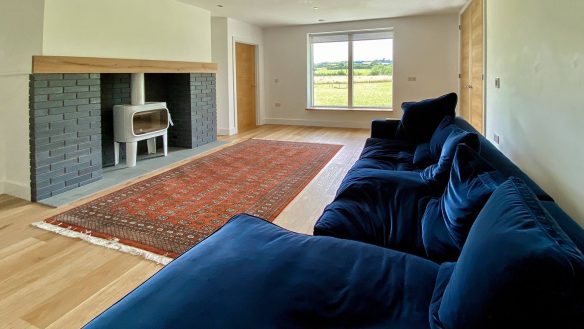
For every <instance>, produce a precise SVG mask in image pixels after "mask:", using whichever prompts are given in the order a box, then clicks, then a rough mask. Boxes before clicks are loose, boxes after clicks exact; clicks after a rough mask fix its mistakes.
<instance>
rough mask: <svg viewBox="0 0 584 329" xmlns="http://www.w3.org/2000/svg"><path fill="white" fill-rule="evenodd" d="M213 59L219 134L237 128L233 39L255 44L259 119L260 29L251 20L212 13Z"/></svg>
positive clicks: (261, 99)
mask: <svg viewBox="0 0 584 329" xmlns="http://www.w3.org/2000/svg"><path fill="white" fill-rule="evenodd" d="M211 22H212V24H211V25H212V48H213V56H212V58H213V62H216V63H218V65H219V71H218V73H217V124H218V130H217V131H218V133H219V134H220V135H233V134H235V133H236V132H237V127H236V126H237V97H236V94H235V92H236V87H237V86H236V79H235V56H234V54H235V43H236V42H239V43H246V44H251V45H255V46H256V56H257V61H256V64H257V65H256V68H257V78H258V83H257V91H258V95H257V98H256V101H257V105H258V112H257V118H258V121H259V123H261V122H262V119H263V117H264V113H265V94H266V93H264V92H263V91H264V79H263V72H264V42H263V31H262V30H261V29H260V28H259V27H257V26H255V25H252V24H248V23H245V22H241V21H238V20H235V19H232V18H224V17H213V18H212V20H211Z"/></svg>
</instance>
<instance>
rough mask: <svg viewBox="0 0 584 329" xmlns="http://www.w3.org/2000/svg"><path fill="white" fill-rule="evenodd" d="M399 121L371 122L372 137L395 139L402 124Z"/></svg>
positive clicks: (381, 120)
mask: <svg viewBox="0 0 584 329" xmlns="http://www.w3.org/2000/svg"><path fill="white" fill-rule="evenodd" d="M400 122H401V121H400V120H397V119H378V120H373V122H371V137H372V138H385V139H394V138H395V135H396V132H397V128H398V126H399V124H400Z"/></svg>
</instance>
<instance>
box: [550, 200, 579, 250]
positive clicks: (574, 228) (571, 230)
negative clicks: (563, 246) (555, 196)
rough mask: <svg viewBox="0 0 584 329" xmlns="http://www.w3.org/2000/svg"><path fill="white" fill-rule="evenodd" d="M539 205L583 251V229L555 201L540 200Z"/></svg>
mask: <svg viewBox="0 0 584 329" xmlns="http://www.w3.org/2000/svg"><path fill="white" fill-rule="evenodd" d="M541 205H542V206H543V208H544V209H545V210H547V212H548V213H549V214H550V215H551V216H552V217H553V218H554V219H555V220H556V222H558V224H559V225H560V227H561V228H562V230H564V232H566V234H567V235H568V236H569V237H570V239H571V240H572V241H573V242H574V244H575V245H576V246H577V247H578V249H580V251H582V252H583V253H584V229H583V228H582V227H581V226H580V225H579V224H578V223H576V222H575V221H574V219H572V217H570V216H569V215H568V214H566V213H565V212H564V211H563V210H562V208H560V207H559V206H558V204H557V203H555V202H553V201H542V202H541Z"/></svg>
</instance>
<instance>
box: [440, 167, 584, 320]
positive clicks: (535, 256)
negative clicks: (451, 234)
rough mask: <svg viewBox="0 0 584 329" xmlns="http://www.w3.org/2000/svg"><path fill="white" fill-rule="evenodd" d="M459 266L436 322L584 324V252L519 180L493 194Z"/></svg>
mask: <svg viewBox="0 0 584 329" xmlns="http://www.w3.org/2000/svg"><path fill="white" fill-rule="evenodd" d="M448 266H450V265H446V267H448ZM441 272H442V271H441ZM447 272H448V271H446V272H445V273H447ZM451 272H452V275H451V276H450V278H449V279H448V280H447V281H448V282H447V284H444V282H445V281H446V279H445V278H444V275H441V276H440V277H439V280H438V281H437V283H438V284H437V285H436V290H435V293H434V297H433V302H432V307H431V310H430V311H431V319H430V320H431V321H430V322H431V325H432V328H435V329H436V328H449V329H458V328H475V329H482V328H503V329H504V328H579V327H581V325H582V323H584V255H582V253H581V252H580V251H579V250H578V248H576V246H575V245H574V243H573V242H572V241H571V240H570V238H569V237H568V236H567V235H566V234H565V232H564V231H563V230H562V229H561V228H560V226H559V225H558V224H557V222H555V220H554V219H553V218H552V217H551V216H550V215H549V214H548V213H547V212H546V211H545V210H544V209H543V208H542V206H541V204H540V203H539V202H538V200H537V198H536V196H535V195H534V194H533V193H532V192H531V191H530V190H529V188H528V187H527V186H526V185H525V183H524V182H523V181H521V180H520V179H518V178H511V179H509V180H507V181H506V182H505V183H503V184H502V185H500V186H499V187H498V188H497V189H496V190H495V192H493V194H492V195H491V197H490V199H489V201H488V202H487V203H486V204H485V206H484V208H483V210H482V211H481V212H480V214H479V216H478V218H477V219H476V221H475V223H474V225H473V226H472V229H471V231H470V234H469V236H468V238H467V240H466V243H465V244H464V247H463V249H462V252H461V255H460V258H459V259H458V262H457V263H456V265H454V267H453V268H452V271H451ZM443 274H444V273H443Z"/></svg>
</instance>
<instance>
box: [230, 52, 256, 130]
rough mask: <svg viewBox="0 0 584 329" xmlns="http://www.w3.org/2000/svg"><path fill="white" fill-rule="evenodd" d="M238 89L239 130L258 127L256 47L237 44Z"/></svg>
mask: <svg viewBox="0 0 584 329" xmlns="http://www.w3.org/2000/svg"><path fill="white" fill-rule="evenodd" d="M235 67H236V89H237V130H238V132H241V131H245V130H248V129H252V128H255V127H256V56H255V46H252V45H247V44H243V43H236V44H235Z"/></svg>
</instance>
